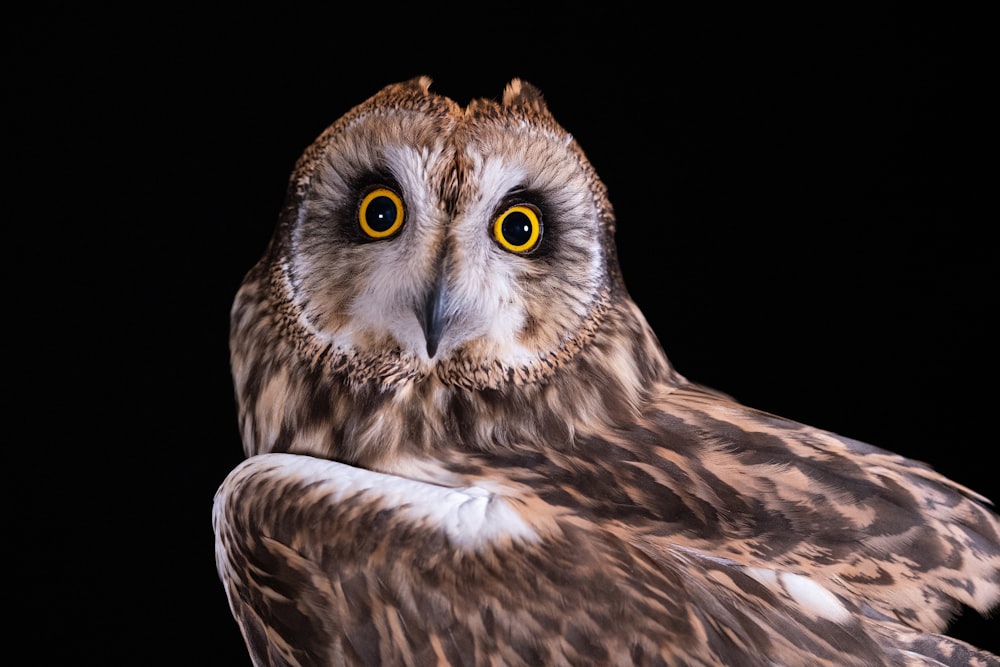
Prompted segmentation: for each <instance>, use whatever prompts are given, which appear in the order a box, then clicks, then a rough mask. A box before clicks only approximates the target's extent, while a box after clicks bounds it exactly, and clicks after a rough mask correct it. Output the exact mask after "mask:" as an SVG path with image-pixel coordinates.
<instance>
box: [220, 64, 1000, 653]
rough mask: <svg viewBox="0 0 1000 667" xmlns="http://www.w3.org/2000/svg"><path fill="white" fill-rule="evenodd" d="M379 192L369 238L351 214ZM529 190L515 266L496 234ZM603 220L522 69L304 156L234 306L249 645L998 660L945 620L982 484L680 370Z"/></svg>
mask: <svg viewBox="0 0 1000 667" xmlns="http://www.w3.org/2000/svg"><path fill="white" fill-rule="evenodd" d="M370 183H378V184H382V185H384V186H385V187H390V188H395V189H398V190H399V191H400V193H401V195H400V196H401V198H402V199H403V200H404V201H405V204H406V209H405V216H406V217H405V225H404V226H403V227H402V228H401V231H399V232H398V235H397V236H395V237H393V238H391V239H389V240H379V241H375V242H370V241H369V240H366V239H363V238H359V237H358V232H357V230H356V228H355V226H352V225H353V224H354V223H353V222H352V221H353V220H354V216H356V215H357V211H358V204H357V202H358V201H359V198H360V195H361V193H363V192H364V191H365V190H364V188H366V187H369V186H370ZM497 188H499V189H500V190H501V191H499V192H498V191H497ZM522 199H523V200H525V201H529V202H530V203H531V205H532V206H535V207H536V208H537V210H538V211H540V215H541V219H542V221H543V225H544V230H543V231H544V234H543V238H542V241H541V242H540V245H539V246H538V248H537V249H535V250H532V251H531V252H529V253H526V254H524V255H517V254H513V253H510V252H508V251H507V250H504V249H503V248H502V247H500V245H498V244H496V243H495V242H494V241H493V240H492V239H491V238H490V237H489V230H490V229H492V227H491V224H492V220H493V219H494V218H495V216H496V215H497V213H498V211H500V210H502V209H503V207H505V206H508V205H509V202H512V201H517V202H520V201H522ZM614 229H615V218H614V214H613V211H612V207H611V204H610V202H609V201H608V198H607V192H606V189H605V187H604V185H603V184H602V183H601V181H600V179H599V178H598V176H597V175H596V173H595V172H594V170H593V168H592V166H591V165H590V163H589V162H588V161H587V158H586V157H585V155H584V153H583V151H582V150H581V149H580V147H579V146H578V145H577V144H576V142H575V141H574V140H573V138H572V137H571V136H570V135H569V134H568V133H567V132H566V131H565V130H564V129H563V128H562V127H560V126H559V124H558V123H557V122H556V121H555V119H554V118H553V116H552V115H551V113H550V112H549V111H548V109H547V107H546V105H545V102H544V100H543V98H542V95H541V93H540V92H539V91H538V90H537V89H536V88H534V87H533V86H531V85H530V84H527V83H525V82H521V81H517V80H515V81H513V82H511V84H510V85H509V86H508V87H507V89H506V90H505V91H504V93H503V96H502V100H501V101H500V102H496V101H492V100H476V101H473V102H472V103H470V104H469V105H468V106H467V107H465V108H461V107H459V106H458V105H457V104H455V103H454V102H453V101H451V100H449V99H447V98H445V97H442V96H439V95H436V94H434V93H432V92H430V80H429V79H427V78H426V77H420V78H417V79H413V80H411V81H408V82H404V83H400V84H395V85H392V86H388V87H387V88H385V89H384V90H382V91H380V92H379V93H377V94H376V95H374V96H373V97H372V98H371V99H370V100H368V101H366V102H364V103H362V104H361V105H359V106H358V107H355V108H354V109H352V110H351V111H349V112H348V113H347V114H346V115H344V116H343V117H342V118H341V119H339V120H338V121H336V122H335V123H334V124H333V125H331V126H330V128H329V129H328V130H326V131H325V132H324V133H323V134H322V135H321V136H320V137H319V138H318V139H317V141H316V142H315V143H314V144H313V145H312V146H311V147H309V148H308V149H307V150H306V151H305V153H304V154H303V156H302V157H301V158H300V160H299V161H298V163H297V165H296V168H295V171H294V173H293V174H292V177H291V179H290V182H289V188H288V200H287V205H286V207H285V209H284V210H283V212H282V214H281V218H280V221H279V224H278V227H277V230H276V232H275V236H274V238H273V240H272V242H271V244H270V246H269V248H268V250H267V252H266V253H265V255H264V257H263V258H262V259H261V261H260V263H259V264H258V265H257V266H256V267H254V268H253V269H252V270H251V271H250V272H249V273H248V274H247V276H246V279H245V281H244V283H243V285H242V287H241V288H240V290H239V292H238V294H237V296H236V300H235V303H234V306H233V311H232V328H231V354H232V367H233V379H234V384H235V387H236V394H237V398H238V403H239V411H240V414H239V419H240V427H241V432H242V435H243V440H244V448H245V451H246V454H247V455H248V458H247V460H246V461H245V462H244V463H243V464H241V465H240V466H239V467H237V469H236V470H234V471H233V472H232V473H231V474H230V475H229V477H228V478H227V479H226V480H225V481H224V482H223V484H222V486H221V487H220V489H219V492H218V494H217V497H216V505H215V513H214V526H215V531H216V536H217V564H218V569H219V573H220V576H221V578H222V581H223V583H224V585H225V589H226V591H227V594H228V596H229V600H230V604H231V607H232V610H233V614H234V617H235V618H236V620H237V622H238V623H239V625H240V628H241V630H242V632H243V634H244V637H245V638H246V641H247V646H248V650H249V653H250V655H251V657H252V659H253V661H254V664H256V665H259V666H263V665H299V666H303V667H304V666H306V665H390V664H391V665H396V664H399V665H422V664H441V665H487V664H490V665H538V664H546V665H579V664H607V665H777V664H780V665H802V664H809V665H931V664H946V665H974V664H981V665H993V666H998V665H1000V660H998V659H997V657H996V656H993V655H990V654H988V653H986V652H983V651H979V650H977V649H975V648H974V647H971V646H968V645H966V644H964V643H962V642H960V641H958V640H955V639H952V638H950V637H947V636H945V635H942V634H940V633H942V632H944V631H945V630H946V629H947V625H948V622H949V621H950V619H951V618H952V616H953V615H954V614H955V612H956V610H957V609H958V607H959V605H961V604H965V605H968V606H970V607H973V608H975V609H977V610H979V611H980V612H982V613H988V612H989V611H990V610H992V609H995V608H996V606H997V604H998V602H1000V518H998V516H997V514H996V513H995V512H994V511H993V509H992V507H991V505H990V504H989V502H988V501H987V500H986V499H985V498H983V497H982V496H980V495H978V494H976V493H975V492H973V491H971V490H969V489H966V488H963V487H961V486H960V485H958V484H955V483H954V482H952V481H950V480H948V479H946V478H944V477H943V476H941V475H939V474H938V473H936V472H935V471H933V470H932V469H931V468H929V467H928V466H926V465H924V464H922V463H918V462H916V461H913V460H909V459H906V458H904V457H901V456H898V455H895V454H892V453H890V452H887V451H884V450H881V449H878V448H876V447H873V446H871V445H868V444H864V443H860V442H857V441H854V440H851V439H849V438H844V437H841V436H839V435H836V434H834V433H829V432H827V431H823V430H820V429H817V428H813V427H809V426H806V425H803V424H799V423H796V422H793V421H790V420H787V419H783V418H781V417H778V416H775V415H770V414H766V413H763V412H760V411H757V410H753V409H751V408H749V407H746V406H744V405H741V404H740V403H738V402H736V401H735V400H733V399H732V398H730V397H728V396H726V395H724V394H722V393H720V392H716V391H714V390H711V389H708V388H705V387H702V386H699V385H696V384H693V383H691V382H689V381H688V380H687V379H685V378H684V377H683V376H681V375H680V374H678V373H677V372H676V371H675V370H674V369H673V368H672V366H671V364H670V362H669V361H668V359H667V357H666V355H665V354H664V353H663V350H662V349H661V347H660V344H659V342H658V341H657V339H656V336H655V335H654V333H653V331H652V330H651V329H650V327H649V325H648V324H647V323H646V320H645V318H644V317H643V315H642V313H641V312H640V311H639V309H638V308H637V307H636V305H635V304H634V303H633V302H632V300H631V299H630V298H629V295H628V293H627V290H626V289H625V287H624V284H623V282H622V278H621V272H620V269H619V267H618V264H617V257H616V254H615V250H614V238H613V235H614ZM434 298H439V299H440V301H439V302H438V303H440V304H443V306H442V311H441V313H440V314H439V318H440V322H443V327H444V333H443V334H442V339H441V345H440V347H438V348H437V350H436V351H432V348H431V347H427V348H426V349H425V346H424V339H423V338H422V336H424V335H427V334H426V332H425V333H423V334H422V333H421V331H424V330H422V329H421V327H426V326H430V325H428V324H427V323H426V320H422V319H421V317H422V315H421V313H422V312H423V311H422V310H421V308H423V307H424V306H423V304H425V303H426V302H429V301H430V300H433V299H434Z"/></svg>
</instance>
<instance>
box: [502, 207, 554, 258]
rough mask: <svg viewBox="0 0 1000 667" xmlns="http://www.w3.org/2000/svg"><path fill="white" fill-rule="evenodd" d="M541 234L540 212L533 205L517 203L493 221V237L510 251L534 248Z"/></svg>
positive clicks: (523, 251) (527, 250)
mask: <svg viewBox="0 0 1000 667" xmlns="http://www.w3.org/2000/svg"><path fill="white" fill-rule="evenodd" d="M541 236H542V220H541V214H540V213H539V211H538V209H536V208H535V207H534V206H529V205H527V204H518V205H517V206H511V207H510V208H508V209H507V210H506V211H504V212H503V213H501V214H500V215H499V216H498V217H497V219H496V222H494V223H493V238H495V239H496V240H497V242H498V243H500V245H501V246H503V247H504V248H505V249H507V250H510V251H511V252H517V253H525V252H529V251H530V250H534V248H535V246H537V245H538V240H539V239H540V238H541Z"/></svg>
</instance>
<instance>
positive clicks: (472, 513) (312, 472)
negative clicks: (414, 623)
mask: <svg viewBox="0 0 1000 667" xmlns="http://www.w3.org/2000/svg"><path fill="white" fill-rule="evenodd" d="M247 465H252V466H254V467H256V468H260V467H265V468H268V469H272V470H273V469H274V468H275V467H278V468H280V469H281V471H282V474H286V475H288V476H293V477H295V478H297V479H298V480H300V481H302V482H303V483H305V484H308V485H310V487H311V488H310V493H316V492H317V491H318V492H319V493H321V494H322V496H323V499H324V500H325V501H326V502H330V503H340V502H343V501H344V500H345V499H347V498H352V497H357V496H360V499H361V500H362V501H363V502H366V503H369V504H371V505H375V506H377V507H378V508H380V509H386V510H395V511H396V512H397V516H399V517H401V518H404V519H409V520H410V521H412V522H413V523H415V524H417V525H419V526H420V527H422V528H427V529H430V530H437V531H441V532H443V533H444V534H445V535H447V536H448V539H450V540H451V541H452V542H453V543H454V544H456V545H458V546H460V547H462V548H466V549H473V550H478V549H482V548H485V547H487V546H489V545H490V544H494V543H497V542H503V541H506V540H508V539H513V540H518V541H525V542H537V541H538V540H540V539H541V538H540V536H539V535H538V533H536V532H535V530H534V529H533V528H532V527H531V526H530V525H529V524H528V523H527V522H526V521H525V520H524V519H523V518H522V517H521V515H520V514H518V513H517V511H515V510H514V508H512V507H511V506H510V504H509V503H508V502H507V501H506V500H505V499H504V498H503V497H502V496H500V495H498V494H497V493H495V492H492V491H489V490H487V489H484V488H481V487H478V486H464V487H447V486H440V485H437V484H430V483H427V482H421V481H417V480H413V479H407V478H405V477H397V476H395V475H388V474H385V473H379V472H373V471H371V470H365V469H364V468H356V467H354V466H349V465H346V464H343V463H338V462H336V461H328V460H326V459H317V458H313V457H310V456H302V455H297V454H262V455H259V456H255V457H252V458H251V459H248V460H247V461H245V462H244V463H242V464H241V466H247Z"/></svg>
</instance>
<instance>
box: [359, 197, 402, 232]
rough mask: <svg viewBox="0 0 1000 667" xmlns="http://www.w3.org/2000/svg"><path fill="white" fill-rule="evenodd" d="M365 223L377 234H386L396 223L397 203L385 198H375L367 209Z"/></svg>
mask: <svg viewBox="0 0 1000 667" xmlns="http://www.w3.org/2000/svg"><path fill="white" fill-rule="evenodd" d="M365 222H367V223H368V226H369V227H371V228H372V229H374V230H375V231H376V232H384V231H386V230H387V229H389V228H390V227H392V225H393V223H394V222H396V203H395V202H394V201H392V200H391V199H389V198H388V197H385V196H380V197H375V198H374V199H372V200H371V201H370V202H368V208H366V209H365Z"/></svg>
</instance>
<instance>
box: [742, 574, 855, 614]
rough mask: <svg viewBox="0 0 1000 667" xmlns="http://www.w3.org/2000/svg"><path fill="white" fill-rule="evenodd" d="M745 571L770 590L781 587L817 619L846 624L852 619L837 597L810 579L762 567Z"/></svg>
mask: <svg viewBox="0 0 1000 667" xmlns="http://www.w3.org/2000/svg"><path fill="white" fill-rule="evenodd" d="M745 571H746V573H747V574H749V575H750V576H751V577H753V578H754V579H756V580H757V581H759V582H760V583H762V584H764V585H765V586H768V587H769V588H774V587H775V585H776V584H777V585H780V586H781V589H782V590H783V591H784V592H785V593H786V594H787V595H788V597H790V598H792V599H793V600H795V602H797V603H798V604H799V606H801V607H802V609H803V610H805V611H806V612H808V613H810V614H812V615H814V616H816V617H819V618H825V619H828V620H831V621H834V622H835V623H844V622H847V621H848V620H850V618H851V612H850V611H848V609H847V607H845V606H844V605H843V604H842V603H841V602H840V600H838V599H837V596H836V595H834V594H833V593H831V592H830V591H829V590H827V589H826V588H824V587H823V586H821V585H820V584H818V583H816V582H815V581H813V580H812V579H809V578H808V577H804V576H802V575H800V574H793V573H791V572H778V571H775V570H769V569H766V568H760V567H748V568H745Z"/></svg>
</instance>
